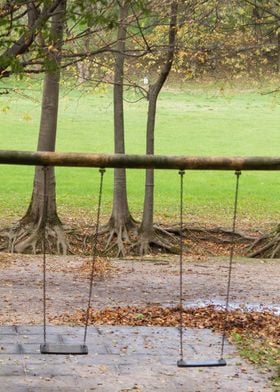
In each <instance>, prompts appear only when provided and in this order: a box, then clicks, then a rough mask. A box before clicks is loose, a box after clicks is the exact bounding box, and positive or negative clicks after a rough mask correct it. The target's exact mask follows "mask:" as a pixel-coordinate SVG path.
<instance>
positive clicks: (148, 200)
mask: <svg viewBox="0 0 280 392" xmlns="http://www.w3.org/2000/svg"><path fill="white" fill-rule="evenodd" d="M177 10H178V4H177V2H176V1H175V2H173V3H172V4H171V10H170V11H171V16H170V24H169V43H168V52H167V55H166V58H165V60H164V62H163V66H162V69H161V72H160V74H159V77H158V79H157V81H156V82H155V83H154V84H153V85H152V86H150V89H149V97H148V98H149V106H148V117H147V131H146V154H149V155H154V143H155V140H154V139H155V135H154V134H155V121H156V110H157V99H158V95H159V93H160V91H161V89H162V87H163V85H164V83H165V81H166V79H167V77H168V75H169V73H170V70H171V67H172V63H173V58H174V52H175V40H176V29H177ZM153 215H154V171H153V169H147V170H146V180H145V199H144V209H143V217H142V223H141V226H140V229H139V233H140V241H139V244H140V254H145V253H148V252H149V250H150V244H155V245H157V246H160V247H163V248H165V249H168V250H171V248H172V247H171V246H169V245H168V244H167V243H165V242H164V241H163V240H161V239H160V237H159V236H158V235H157V234H156V232H155V230H154V222H153Z"/></svg>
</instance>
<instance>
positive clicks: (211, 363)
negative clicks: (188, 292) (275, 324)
mask: <svg viewBox="0 0 280 392" xmlns="http://www.w3.org/2000/svg"><path fill="white" fill-rule="evenodd" d="M184 174H185V171H184V170H180V171H179V175H180V180H181V181H180V283H179V285H180V303H179V309H180V326H179V334H180V359H179V360H178V361H177V366H178V367H180V368H185V367H186V368H193V367H216V366H226V365H227V363H226V361H225V360H224V358H223V357H224V346H225V338H226V330H227V321H226V317H225V321H224V327H223V334H222V342H221V353H220V358H219V359H206V360H200V361H189V360H188V361H185V360H184V347H183V331H184V327H183V185H184V183H183V181H184V180H183V178H184ZM235 175H236V186H235V199H234V212H233V223H232V234H234V233H235V228H236V217H237V203H238V190H239V177H240V175H241V172H240V171H236V172H235ZM233 251H234V242H233V236H232V243H231V250H230V256H229V269H228V281H227V292H226V303H225V313H227V312H228V308H229V296H230V285H231V275H232V264H233Z"/></svg>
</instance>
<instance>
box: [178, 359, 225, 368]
mask: <svg viewBox="0 0 280 392" xmlns="http://www.w3.org/2000/svg"><path fill="white" fill-rule="evenodd" d="M226 365H227V363H226V361H225V360H224V359H206V360H201V361H184V360H183V359H179V361H177V366H178V367H182V368H183V367H189V368H191V367H212V366H213V367H214V366H226Z"/></svg>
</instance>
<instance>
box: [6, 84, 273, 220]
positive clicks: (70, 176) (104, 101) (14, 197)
mask: <svg viewBox="0 0 280 392" xmlns="http://www.w3.org/2000/svg"><path fill="white" fill-rule="evenodd" d="M4 83H5V84H4ZM11 83H15V82H12V81H11V80H8V81H5V82H2V85H1V87H5V86H6V85H8V84H10V85H11ZM18 84H19V82H18ZM14 85H15V84H14ZM24 87H25V90H24V91H22V93H17V94H16V93H11V94H8V95H0V116H1V147H0V148H1V149H13V150H15V149H18V150H35V149H36V144H37V137H38V127H39V118H40V95H41V87H40V83H38V82H36V83H34V82H33V83H31V84H30V85H28V84H27V83H26V84H24ZM28 97H29V98H28ZM30 97H32V99H30ZM127 98H128V99H133V98H134V97H133V96H128V97H127ZM125 109H126V151H127V153H137V154H143V153H144V152H145V124H146V111H147V103H146V102H145V101H140V102H138V103H137V104H132V103H128V102H126V104H125ZM112 114H113V107H112V94H111V91H110V90H108V91H103V92H101V91H94V90H92V91H85V89H84V91H82V90H81V89H80V90H77V89H76V90H75V89H72V90H71V89H70V88H68V87H67V86H66V87H64V88H63V89H62V93H61V104H60V115H59V124H58V138H57V151H80V152H82V151H84V152H108V153H112V152H113V118H112ZM279 118H280V96H279V95H277V94H267V95H264V94H261V91H260V90H259V89H256V90H255V91H254V90H253V89H252V90H248V89H247V90H245V91H240V90H233V89H226V88H218V87H217V86H216V87H211V88H210V87H209V86H202V85H201V86H192V85H188V86H184V88H181V89H179V88H177V89H167V90H166V91H164V92H163V93H162V94H161V96H160V99H159V103H158V117H157V127H156V153H157V154H168V155H181V154H182V155H204V156H205V155H255V156H258V155H267V156H272V155H279V145H280V143H279V142H280V134H279ZM32 177H33V169H32V168H29V167H11V166H2V167H0V178H1V189H0V207H1V209H0V211H1V213H0V216H1V217H2V218H15V217H17V216H20V215H21V214H22V213H23V212H24V210H25V209H26V207H27V205H28V201H29V198H30V194H31V188H32ZM143 185H144V173H143V171H136V170H130V171H129V173H128V194H129V202H130V206H131V210H132V212H133V214H134V215H135V216H136V217H139V216H140V214H141V209H142V203H143ZM97 189H98V171H97V170H95V169H79V168H76V169H75V168H74V169H73V168H58V169H57V198H58V206H59V210H60V213H61V214H62V215H67V214H68V215H69V214H71V215H73V216H75V217H77V216H83V215H84V214H83V212H84V210H87V214H89V216H91V213H92V212H93V211H94V210H95V205H96V200H97V194H96V192H97ZM279 189H280V176H279V172H275V173H269V172H244V173H243V174H242V176H241V190H240V214H241V219H242V221H243V222H245V223H246V222H247V221H251V220H253V221H257V222H261V221H263V222H271V223H274V222H279V218H280V213H279V211H280V208H279ZM233 191H234V174H233V173H229V172H189V173H187V175H186V176H185V204H186V216H188V217H189V218H187V219H191V220H194V221H195V220H201V219H204V217H205V219H206V220H211V222H213V220H214V219H216V220H217V222H220V221H222V222H224V223H225V224H227V223H228V224H230V212H231V211H232V203H233ZM155 192H156V214H157V215H160V216H161V217H166V218H168V219H169V220H177V218H176V216H177V214H178V194H179V176H178V174H177V172H175V171H157V172H156V189H155ZM111 200H112V170H108V171H107V175H106V177H105V194H104V208H103V213H104V214H108V213H109V212H110V207H111Z"/></svg>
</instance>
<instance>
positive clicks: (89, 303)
mask: <svg viewBox="0 0 280 392" xmlns="http://www.w3.org/2000/svg"><path fill="white" fill-rule="evenodd" d="M105 171H106V170H105V169H99V172H100V186H99V196H98V208H97V217H96V226H95V235H94V238H93V246H92V262H91V273H90V284H89V296H88V305H87V313H86V321H85V332H84V345H85V344H86V340H87V330H88V323H89V313H90V306H91V297H92V289H93V276H94V267H95V261H96V257H97V243H98V234H99V222H100V212H101V201H102V193H103V177H104V173H105Z"/></svg>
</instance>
